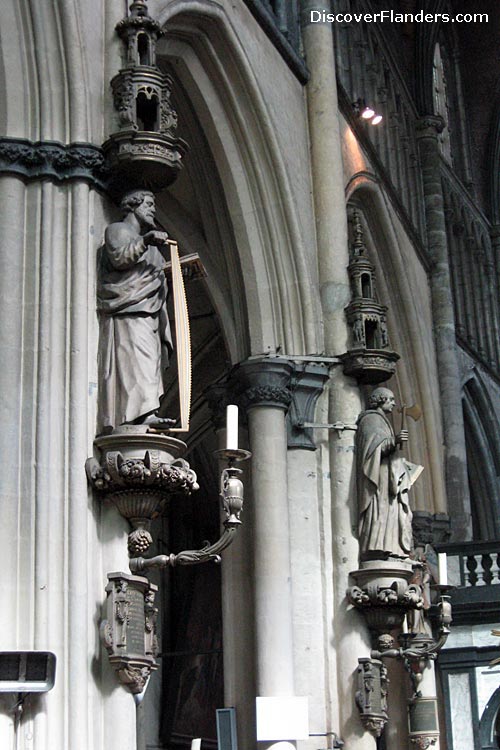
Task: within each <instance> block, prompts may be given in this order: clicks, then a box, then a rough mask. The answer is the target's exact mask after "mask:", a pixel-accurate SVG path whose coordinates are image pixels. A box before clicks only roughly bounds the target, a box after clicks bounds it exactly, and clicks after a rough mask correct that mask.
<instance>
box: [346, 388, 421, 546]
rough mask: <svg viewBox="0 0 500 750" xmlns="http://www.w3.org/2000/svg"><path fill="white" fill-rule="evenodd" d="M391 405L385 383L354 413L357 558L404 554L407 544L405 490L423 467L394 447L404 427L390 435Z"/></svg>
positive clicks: (401, 438) (403, 437) (409, 529)
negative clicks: (355, 417) (356, 417)
mask: <svg viewBox="0 0 500 750" xmlns="http://www.w3.org/2000/svg"><path fill="white" fill-rule="evenodd" d="M394 406H395V399H394V394H393V393H392V391H390V390H389V389H388V388H376V389H375V390H374V391H373V393H372V394H371V396H370V398H369V400H368V409H367V410H366V411H364V412H362V413H361V414H360V415H359V417H358V423H357V428H358V429H357V436H356V454H357V485H358V503H359V505H358V512H359V546H360V559H361V560H367V559H379V558H382V559H384V558H388V557H397V558H407V557H408V556H409V554H410V552H411V550H412V512H411V508H410V501H409V491H410V488H411V486H412V485H413V484H414V482H415V481H416V480H417V479H418V477H419V476H420V474H421V472H422V471H423V467H422V466H418V465H416V464H412V463H410V462H409V461H407V460H406V458H404V457H403V456H400V455H398V449H399V448H400V447H401V446H402V445H403V444H404V443H406V442H407V441H408V431H407V430H406V429H401V430H400V432H399V433H398V434H397V435H396V434H395V432H394V428H393V425H392V422H391V419H390V415H391V412H392V410H393V409H394Z"/></svg>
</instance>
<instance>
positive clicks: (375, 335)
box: [341, 210, 399, 384]
mask: <svg viewBox="0 0 500 750" xmlns="http://www.w3.org/2000/svg"><path fill="white" fill-rule="evenodd" d="M350 223H351V237H352V239H351V245H350V261H349V266H348V273H349V278H350V282H351V294H352V299H351V302H350V303H349V305H348V306H347V307H346V310H345V312H346V317H347V322H348V324H349V326H350V328H351V331H352V347H351V348H350V349H349V351H348V352H346V353H345V354H343V355H342V356H341V359H342V361H343V363H344V373H345V374H346V375H349V376H351V377H354V378H356V379H357V380H358V381H359V382H360V383H371V384H376V383H382V382H384V381H385V380H388V379H389V378H390V377H391V376H392V375H393V374H394V372H395V370H396V362H397V360H398V359H399V355H398V354H396V352H393V351H391V349H390V348H389V336H388V333H387V321H386V312H387V307H386V306H385V305H382V304H380V303H379V302H378V300H377V293H376V285H375V268H374V266H373V263H371V261H370V260H369V258H368V257H367V255H366V246H365V240H364V232H363V226H362V223H361V219H360V215H359V212H358V211H357V210H353V211H352V212H351V215H350Z"/></svg>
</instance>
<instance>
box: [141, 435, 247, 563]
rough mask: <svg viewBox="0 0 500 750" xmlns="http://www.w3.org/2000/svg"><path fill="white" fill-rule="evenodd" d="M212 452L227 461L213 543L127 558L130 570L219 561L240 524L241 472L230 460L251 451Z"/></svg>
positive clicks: (239, 460)
mask: <svg viewBox="0 0 500 750" xmlns="http://www.w3.org/2000/svg"><path fill="white" fill-rule="evenodd" d="M216 455H217V456H218V457H219V458H220V459H223V460H225V461H227V463H228V465H227V466H226V467H225V468H224V469H223V470H222V473H221V477H220V498H221V504H222V510H223V511H224V514H225V520H224V522H223V525H224V531H223V533H222V535H221V537H220V538H219V539H218V540H217V541H216V542H214V543H213V544H207V545H205V546H204V547H202V548H201V549H198V550H184V551H183V552H178V553H177V554H173V553H172V554H170V555H156V556H155V557H150V558H144V557H135V558H132V559H131V560H130V561H129V567H130V570H131V571H132V573H143V572H144V571H146V570H150V569H151V568H168V567H175V566H176V565H198V564H199V563H204V562H211V561H213V562H220V560H221V558H220V553H221V552H222V551H223V550H225V549H226V548H227V547H229V545H230V544H231V543H232V541H233V539H234V536H235V534H236V531H237V530H238V527H239V526H241V520H240V513H241V510H242V508H243V482H242V481H241V479H240V475H241V473H242V470H241V469H238V468H237V467H235V466H234V465H233V464H234V463H236V462H241V461H246V460H247V459H249V458H250V456H251V453H250V452H249V451H246V450H243V449H241V448H233V449H227V448H225V449H223V450H219V451H217V452H216Z"/></svg>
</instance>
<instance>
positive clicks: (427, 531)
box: [412, 510, 451, 547]
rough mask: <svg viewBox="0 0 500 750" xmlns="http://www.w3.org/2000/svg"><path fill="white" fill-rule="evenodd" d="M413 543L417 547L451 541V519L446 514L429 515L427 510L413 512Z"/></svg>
mask: <svg viewBox="0 0 500 750" xmlns="http://www.w3.org/2000/svg"><path fill="white" fill-rule="evenodd" d="M412 531H413V542H414V545H415V547H425V546H426V545H427V544H431V545H432V546H435V545H436V544H443V543H445V542H447V541H449V538H450V534H451V531H450V518H449V516H448V515H447V514H446V513H434V514H433V513H428V512H427V511H425V510H415V511H413V519H412Z"/></svg>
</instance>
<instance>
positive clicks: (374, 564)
mask: <svg viewBox="0 0 500 750" xmlns="http://www.w3.org/2000/svg"><path fill="white" fill-rule="evenodd" d="M413 575H414V571H413V565H412V563H411V561H407V562H405V561H403V560H399V561H397V560H386V561H383V560H368V561H365V562H362V563H361V566H360V569H359V570H356V571H354V572H352V573H351V577H352V578H353V579H354V581H355V585H354V586H351V587H350V588H349V589H348V590H347V598H348V600H349V602H350V603H351V604H353V605H354V606H355V607H356V608H357V609H360V610H362V611H363V614H364V616H365V618H366V621H367V623H368V626H369V628H370V630H371V631H372V632H373V634H374V636H375V644H374V645H375V646H376V647H377V648H378V649H379V650H381V651H385V650H387V649H388V648H391V647H392V645H393V639H392V636H391V635H389V633H390V631H391V630H393V629H394V628H400V627H401V626H402V623H403V620H404V618H405V615H406V614H407V613H408V612H409V611H411V610H421V609H422V607H423V606H424V602H423V599H422V590H421V587H420V586H419V585H418V584H413V583H410V581H411V579H412V578H413Z"/></svg>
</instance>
